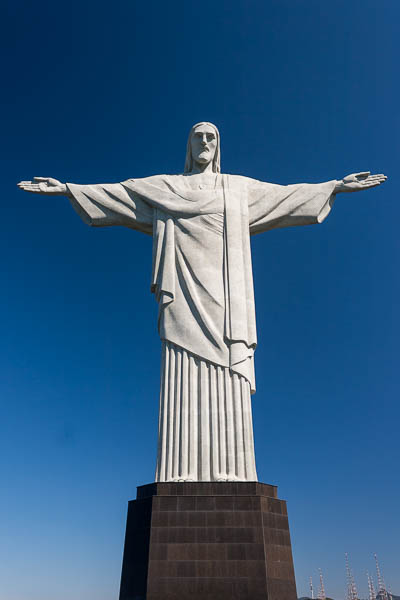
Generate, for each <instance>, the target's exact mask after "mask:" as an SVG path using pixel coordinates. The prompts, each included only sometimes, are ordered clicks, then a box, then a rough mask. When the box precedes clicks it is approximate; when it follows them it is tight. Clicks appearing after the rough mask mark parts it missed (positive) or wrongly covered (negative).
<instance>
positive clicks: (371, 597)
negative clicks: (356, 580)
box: [367, 571, 376, 600]
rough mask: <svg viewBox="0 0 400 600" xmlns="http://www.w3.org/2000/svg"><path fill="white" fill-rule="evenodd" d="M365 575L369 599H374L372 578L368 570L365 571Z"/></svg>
mask: <svg viewBox="0 0 400 600" xmlns="http://www.w3.org/2000/svg"><path fill="white" fill-rule="evenodd" d="M367 577H368V591H369V600H376V592H375V587H374V580H373V579H372V577H371V575H370V574H369V573H368V571H367Z"/></svg>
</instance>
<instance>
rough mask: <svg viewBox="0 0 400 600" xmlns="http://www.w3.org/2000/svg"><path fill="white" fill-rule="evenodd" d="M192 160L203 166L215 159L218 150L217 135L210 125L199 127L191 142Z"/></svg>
mask: <svg viewBox="0 0 400 600" xmlns="http://www.w3.org/2000/svg"><path fill="white" fill-rule="evenodd" d="M190 144H191V147H192V158H193V160H194V162H196V163H200V164H201V165H204V164H208V163H209V162H211V161H212V160H213V158H214V155H215V151H216V149H217V135H216V133H215V130H214V129H213V127H210V125H199V126H198V127H196V129H195V130H194V132H193V133H192V137H191V140H190Z"/></svg>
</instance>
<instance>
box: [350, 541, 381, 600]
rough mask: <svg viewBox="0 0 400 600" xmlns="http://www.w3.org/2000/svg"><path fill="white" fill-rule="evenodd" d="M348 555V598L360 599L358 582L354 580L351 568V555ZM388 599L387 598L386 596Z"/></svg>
mask: <svg viewBox="0 0 400 600" xmlns="http://www.w3.org/2000/svg"><path fill="white" fill-rule="evenodd" d="M345 557H346V575H347V600H358V594H357V588H356V583H355V581H354V577H353V573H352V572H351V569H350V564H349V555H348V554H347V552H346V554H345ZM385 600H386V598H385Z"/></svg>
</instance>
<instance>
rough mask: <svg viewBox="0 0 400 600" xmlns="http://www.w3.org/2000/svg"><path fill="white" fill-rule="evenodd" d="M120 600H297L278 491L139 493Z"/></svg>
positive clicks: (160, 489)
mask: <svg viewBox="0 0 400 600" xmlns="http://www.w3.org/2000/svg"><path fill="white" fill-rule="evenodd" d="M120 600H297V594H296V583H295V578H294V570H293V559H292V549H291V543H290V534H289V525H288V517H287V511H286V502H285V501H283V500H278V498H277V488H276V487H275V486H272V485H265V484H263V483H256V482H254V483H248V482H226V483H222V482H221V483H220V482H210V483H209V482H185V483H152V484H150V485H144V486H141V487H139V488H138V491H137V499H136V500H132V501H131V502H129V508H128V519H127V526H126V538H125V549H124V559H123V566H122V577H121V590H120Z"/></svg>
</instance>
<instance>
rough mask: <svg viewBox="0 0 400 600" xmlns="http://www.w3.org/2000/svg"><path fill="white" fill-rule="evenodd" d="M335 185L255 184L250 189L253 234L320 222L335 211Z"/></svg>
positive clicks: (250, 220) (330, 182)
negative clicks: (333, 207) (331, 211)
mask: <svg viewBox="0 0 400 600" xmlns="http://www.w3.org/2000/svg"><path fill="white" fill-rule="evenodd" d="M336 183H337V182H336V180H332V181H328V182H326V183H316V184H313V183H299V184H296V185H276V184H272V183H263V182H261V181H259V182H256V181H253V183H252V184H250V185H249V188H248V201H249V224H250V233H251V234H255V233H262V232H264V231H268V230H269V229H275V228H277V227H291V226H294V225H312V224H314V223H321V222H322V221H323V220H324V219H325V218H326V217H327V216H328V214H329V212H330V210H331V208H332V205H333V202H334V199H335V194H334V193H333V191H334V189H335V186H336Z"/></svg>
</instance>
